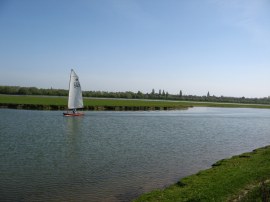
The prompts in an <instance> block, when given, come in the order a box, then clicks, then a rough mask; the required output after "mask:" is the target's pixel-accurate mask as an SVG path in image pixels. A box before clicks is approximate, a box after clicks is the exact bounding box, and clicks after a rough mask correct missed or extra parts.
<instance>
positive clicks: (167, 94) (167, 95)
mask: <svg viewBox="0 0 270 202" xmlns="http://www.w3.org/2000/svg"><path fill="white" fill-rule="evenodd" d="M168 97H169V93H168V91H167V92H166V99H168Z"/></svg>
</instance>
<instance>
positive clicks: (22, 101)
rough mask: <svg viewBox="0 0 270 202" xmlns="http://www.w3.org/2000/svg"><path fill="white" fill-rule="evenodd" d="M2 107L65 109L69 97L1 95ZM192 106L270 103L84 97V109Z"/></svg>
mask: <svg viewBox="0 0 270 202" xmlns="http://www.w3.org/2000/svg"><path fill="white" fill-rule="evenodd" d="M0 107H1V108H13V109H37V110H65V109H66V108H67V97H54V96H52V97H50V96H29V95H27V96H24V95H0ZM190 107H228V108H263V109H270V105H263V104H238V103H217V102H192V101H168V100H135V99H134V100H125V99H99V98H84V110H111V111H126V110H130V111H137V110H144V111H146V110H174V109H188V108H190Z"/></svg>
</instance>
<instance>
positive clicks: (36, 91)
mask: <svg viewBox="0 0 270 202" xmlns="http://www.w3.org/2000/svg"><path fill="white" fill-rule="evenodd" d="M0 94H8V95H46V96H68V90H65V89H53V88H50V89H42V88H36V87H20V86H0ZM83 96H84V97H97V98H126V99H161V100H163V99H164V100H182V101H203V102H225V103H246V104H270V98H269V97H268V98H245V97H225V96H220V97H217V96H214V95H212V96H211V95H210V93H209V92H207V93H206V95H205V96H197V95H184V94H183V92H182V90H180V91H179V94H170V93H169V92H168V91H165V90H161V89H159V90H158V91H155V89H152V91H151V92H150V93H143V92H141V91H138V92H132V91H126V92H107V91H83Z"/></svg>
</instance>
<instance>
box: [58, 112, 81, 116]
mask: <svg viewBox="0 0 270 202" xmlns="http://www.w3.org/2000/svg"><path fill="white" fill-rule="evenodd" d="M63 115H64V116H83V115H84V114H83V113H68V112H67V113H63Z"/></svg>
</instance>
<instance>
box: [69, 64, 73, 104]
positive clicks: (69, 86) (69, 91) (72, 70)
mask: <svg viewBox="0 0 270 202" xmlns="http://www.w3.org/2000/svg"><path fill="white" fill-rule="evenodd" d="M72 71H73V69H71V71H70V75H69V84H68V97H69V96H70V82H71V74H72ZM68 102H69V99H68Z"/></svg>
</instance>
